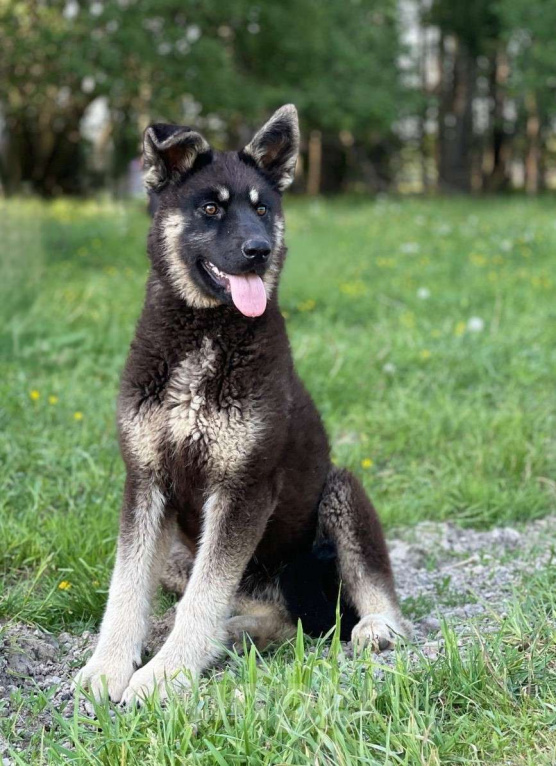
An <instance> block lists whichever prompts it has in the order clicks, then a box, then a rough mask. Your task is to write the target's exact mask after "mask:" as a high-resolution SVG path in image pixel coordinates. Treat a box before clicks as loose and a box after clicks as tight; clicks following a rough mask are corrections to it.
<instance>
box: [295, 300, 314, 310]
mask: <svg viewBox="0 0 556 766" xmlns="http://www.w3.org/2000/svg"><path fill="white" fill-rule="evenodd" d="M316 305H317V302H316V301H315V300H313V299H312V298H309V300H307V301H303V303H300V304H299V305H298V307H297V308H298V309H299V311H312V310H313V309H314V308H315V306H316Z"/></svg>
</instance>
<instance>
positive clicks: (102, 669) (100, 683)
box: [72, 654, 136, 702]
mask: <svg viewBox="0 0 556 766" xmlns="http://www.w3.org/2000/svg"><path fill="white" fill-rule="evenodd" d="M135 668H136V665H135V664H134V662H133V660H129V661H122V660H117V659H116V658H115V657H113V658H105V657H102V656H97V655H95V654H93V656H92V657H91V659H90V660H89V662H88V663H87V664H86V665H85V667H83V668H82V669H81V670H80V671H79V673H77V675H76V676H75V678H74V679H73V684H72V686H73V690H74V691H75V690H76V689H77V688H78V687H81V688H82V689H87V690H89V691H90V692H91V694H92V695H93V697H94V698H95V699H96V700H101V699H103V698H106V695H108V698H109V699H110V700H111V701H112V702H119V701H120V700H121V698H122V694H123V693H124V691H125V689H126V688H127V686H128V684H129V679H130V678H131V677H132V675H133V672H134V671H135Z"/></svg>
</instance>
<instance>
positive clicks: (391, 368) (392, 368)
mask: <svg viewBox="0 0 556 766" xmlns="http://www.w3.org/2000/svg"><path fill="white" fill-rule="evenodd" d="M382 372H385V373H386V374H387V375H393V374H394V373H395V372H396V365H395V364H392V362H386V364H385V365H384V367H383V368H382Z"/></svg>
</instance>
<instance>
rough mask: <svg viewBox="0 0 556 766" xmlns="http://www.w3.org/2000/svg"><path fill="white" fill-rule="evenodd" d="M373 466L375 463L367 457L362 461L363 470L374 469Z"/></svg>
mask: <svg viewBox="0 0 556 766" xmlns="http://www.w3.org/2000/svg"><path fill="white" fill-rule="evenodd" d="M372 466H373V461H372V460H371V458H370V457H365V458H363V460H362V461H361V468H372Z"/></svg>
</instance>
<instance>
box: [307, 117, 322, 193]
mask: <svg viewBox="0 0 556 766" xmlns="http://www.w3.org/2000/svg"><path fill="white" fill-rule="evenodd" d="M321 168H322V133H321V132H320V130H312V131H311V134H310V136H309V148H308V151H307V194H310V195H311V196H316V195H317V194H320V179H321Z"/></svg>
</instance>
